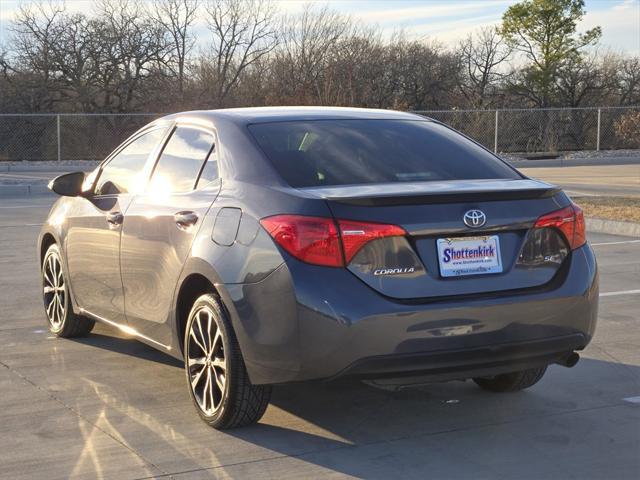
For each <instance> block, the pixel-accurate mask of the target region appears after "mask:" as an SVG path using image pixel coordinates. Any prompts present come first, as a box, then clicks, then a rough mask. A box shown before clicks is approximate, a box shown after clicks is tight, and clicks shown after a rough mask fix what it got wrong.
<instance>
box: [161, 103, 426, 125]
mask: <svg viewBox="0 0 640 480" xmlns="http://www.w3.org/2000/svg"><path fill="white" fill-rule="evenodd" d="M216 119H221V120H222V119H224V120H226V121H230V122H233V123H237V124H239V125H249V124H253V123H269V122H287V121H306V120H357V119H360V120H427V118H426V117H423V116H421V115H417V114H414V113H409V112H399V111H396V110H381V109H373V108H348V107H251V108H227V109H220V110H194V111H189V112H180V113H175V114H172V115H168V116H166V117H163V118H162V119H161V120H194V121H200V122H206V123H208V122H213V121H215V120H216Z"/></svg>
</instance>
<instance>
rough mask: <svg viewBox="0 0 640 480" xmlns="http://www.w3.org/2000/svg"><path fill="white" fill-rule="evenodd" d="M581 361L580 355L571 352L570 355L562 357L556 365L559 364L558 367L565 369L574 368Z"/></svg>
mask: <svg viewBox="0 0 640 480" xmlns="http://www.w3.org/2000/svg"><path fill="white" fill-rule="evenodd" d="M579 360H580V355H578V354H577V353H576V352H571V353H569V354H568V355H565V356H564V357H561V358H560V359H559V360H557V361H556V362H555V363H557V364H558V365H562V366H563V367H567V368H571V367H574V366H575V365H576V363H578V361H579Z"/></svg>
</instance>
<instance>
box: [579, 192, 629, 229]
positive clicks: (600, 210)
mask: <svg viewBox="0 0 640 480" xmlns="http://www.w3.org/2000/svg"><path fill="white" fill-rule="evenodd" d="M572 199H573V201H574V202H575V203H576V204H578V205H579V206H580V208H582V210H583V211H584V215H585V217H596V218H606V219H608V220H619V221H623V222H639V223H640V198H631V197H572Z"/></svg>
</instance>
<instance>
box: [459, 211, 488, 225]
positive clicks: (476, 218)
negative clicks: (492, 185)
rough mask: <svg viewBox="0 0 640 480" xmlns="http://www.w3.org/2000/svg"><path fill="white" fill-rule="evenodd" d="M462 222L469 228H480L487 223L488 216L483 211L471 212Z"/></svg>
mask: <svg viewBox="0 0 640 480" xmlns="http://www.w3.org/2000/svg"><path fill="white" fill-rule="evenodd" d="M462 221H463V222H464V224H465V225H466V226H467V227H470V228H480V227H482V226H483V225H484V224H485V223H487V216H486V215H485V214H484V212H483V211H482V210H469V211H468V212H466V213H465V214H464V216H463V217H462Z"/></svg>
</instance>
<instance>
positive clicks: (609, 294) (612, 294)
mask: <svg viewBox="0 0 640 480" xmlns="http://www.w3.org/2000/svg"><path fill="white" fill-rule="evenodd" d="M637 293H640V290H621V291H619V292H605V293H601V294H600V296H601V297H617V296H618V295H635V294H637Z"/></svg>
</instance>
